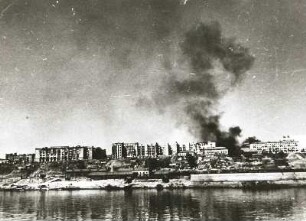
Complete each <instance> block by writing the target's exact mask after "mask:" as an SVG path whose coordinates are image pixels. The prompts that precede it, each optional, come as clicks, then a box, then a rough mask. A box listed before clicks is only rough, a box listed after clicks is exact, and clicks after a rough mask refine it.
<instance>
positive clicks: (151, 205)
mask: <svg viewBox="0 0 306 221" xmlns="http://www.w3.org/2000/svg"><path fill="white" fill-rule="evenodd" d="M0 220H222V221H225V220H228V221H231V220H232V221H239V220H269V221H270V220H275V221H276V220H294V221H301V220H306V189H304V188H296V189H282V190H269V191H267V190H266V191H245V190H239V189H201V190H172V191H170V190H169V191H168V190H163V191H160V192H158V191H156V190H135V191H132V192H124V191H110V192H108V191H103V190H101V191H99V190H80V191H47V192H38V191H33V192H0Z"/></svg>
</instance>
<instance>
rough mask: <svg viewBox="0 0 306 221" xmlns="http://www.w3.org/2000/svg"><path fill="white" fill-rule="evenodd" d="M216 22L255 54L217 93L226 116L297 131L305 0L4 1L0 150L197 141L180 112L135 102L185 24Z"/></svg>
mask: <svg viewBox="0 0 306 221" xmlns="http://www.w3.org/2000/svg"><path fill="white" fill-rule="evenodd" d="M212 21H218V22H219V23H220V25H221V28H222V32H223V35H224V36H226V37H234V38H236V41H237V42H240V43H241V44H242V45H243V46H245V47H248V48H249V50H250V52H251V53H252V54H253V56H254V57H255V62H254V65H253V67H252V68H251V70H249V71H248V72H247V73H246V76H245V77H244V79H243V81H242V82H241V83H240V84H239V85H238V86H237V87H236V88H234V89H233V90H231V91H230V92H229V93H227V95H226V96H225V97H223V98H222V100H221V102H220V105H219V110H218V111H219V112H222V113H223V114H222V118H221V123H222V126H223V127H224V128H225V129H226V128H227V127H230V126H236V125H238V126H240V127H241V128H242V134H243V136H244V137H247V136H254V135H255V136H257V137H258V138H260V139H262V140H278V139H279V138H281V137H282V136H283V135H291V136H292V137H296V138H298V139H299V140H300V141H302V142H303V141H305V140H306V139H305V138H306V112H305V110H306V99H305V95H306V75H305V74H306V61H305V58H306V1H302V0H300V1H298V0H296V1H288V0H283V1H280V0H278V1H276V0H275V1H274V0H269V1H266V0H257V1H252V0H240V1H239V0H210V1H207V0H189V1H176V0H172V1H171V0H151V1H149V0H120V1H119V0H103V1H101V0H49V1H47V0H45V1H42V0H2V1H0V129H1V134H0V154H3V153H6V152H21V153H26V152H33V151H34V148H36V147H42V146H51V145H77V144H80V145H94V146H101V147H103V148H110V146H111V143H112V142H117V141H127V142H132V141H139V142H143V143H151V142H155V141H158V142H161V143H167V142H174V141H179V142H188V141H196V140H197V138H195V137H193V136H192V135H191V134H190V133H189V132H188V129H187V128H186V126H185V125H184V124H178V123H177V120H176V119H175V118H176V117H179V116H177V115H175V117H174V115H173V113H172V112H167V111H159V110H155V109H154V108H147V107H146V108H144V107H141V106H140V105H139V103H138V101H139V99H140V98H141V97H143V96H150V95H151V94H154V93H157V92H158V88H159V86H160V85H161V84H162V81H163V80H164V78H165V76H167V74H168V70H167V67H168V66H177V64H179V62H180V61H179V59H178V57H179V56H180V54H181V51H180V43H181V41H182V39H183V37H184V34H185V33H186V32H187V31H188V30H189V29H190V28H191V27H194V26H195V25H197V24H198V23H199V22H204V23H210V22H212ZM178 71H179V72H180V71H181V72H183V71H184V70H178ZM187 74H189V73H187ZM304 143H305V144H306V142H304Z"/></svg>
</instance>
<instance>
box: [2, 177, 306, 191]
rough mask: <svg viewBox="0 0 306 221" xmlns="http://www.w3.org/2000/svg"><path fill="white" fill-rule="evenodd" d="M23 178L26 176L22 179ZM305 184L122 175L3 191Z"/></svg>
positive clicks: (300, 182) (25, 185)
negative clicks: (130, 178) (126, 177)
mask: <svg viewBox="0 0 306 221" xmlns="http://www.w3.org/2000/svg"><path fill="white" fill-rule="evenodd" d="M21 181H23V180H21ZM293 187H306V180H279V181H248V182H240V181H239V182H237V181H232V182H230V181H227V182H223V181H216V182H215V181H201V182H195V181H190V180H185V179H172V180H170V181H169V182H168V183H163V182H162V180H161V179H148V180H137V179H136V180H133V181H132V182H131V183H126V182H125V181H124V180H123V179H114V180H78V181H77V180H76V181H56V182H42V183H40V182H39V183H35V184H33V183H27V182H24V181H23V182H21V183H18V182H17V183H15V184H11V185H7V186H4V185H0V191H61V190H69V191H71V190H109V191H114V190H125V191H129V190H139V189H144V190H145V189H156V190H164V189H165V190H175V189H207V188H219V189H222V188H234V189H254V190H256V189H279V188H293Z"/></svg>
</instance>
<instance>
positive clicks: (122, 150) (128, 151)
mask: <svg viewBox="0 0 306 221" xmlns="http://www.w3.org/2000/svg"><path fill="white" fill-rule="evenodd" d="M161 155H167V156H170V155H172V148H171V146H170V145H168V146H167V147H162V146H160V145H159V144H158V143H156V144H150V145H146V146H145V145H142V144H139V143H113V145H112V156H113V158H114V159H121V158H136V157H138V158H144V157H151V158H156V157H158V156H161Z"/></svg>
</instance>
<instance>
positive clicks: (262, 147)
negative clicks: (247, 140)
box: [250, 136, 304, 153]
mask: <svg viewBox="0 0 306 221" xmlns="http://www.w3.org/2000/svg"><path fill="white" fill-rule="evenodd" d="M250 150H251V151H257V152H258V153H262V152H272V153H278V152H281V151H282V152H284V153H296V152H303V151H304V150H303V148H301V147H300V146H299V143H298V141H295V140H293V139H290V138H289V136H288V137H284V138H283V140H280V141H268V142H256V143H252V144H250Z"/></svg>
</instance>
